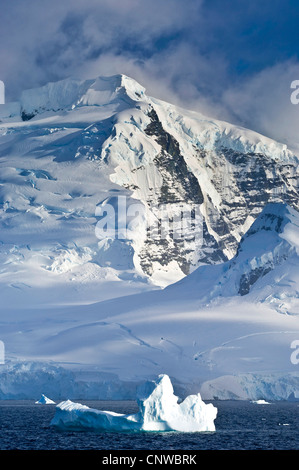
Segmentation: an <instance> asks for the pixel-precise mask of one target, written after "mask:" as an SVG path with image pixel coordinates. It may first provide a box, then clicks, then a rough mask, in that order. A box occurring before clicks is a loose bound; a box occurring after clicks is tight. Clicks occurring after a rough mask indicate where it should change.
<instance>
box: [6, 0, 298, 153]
mask: <svg viewBox="0 0 299 470" xmlns="http://www.w3.org/2000/svg"><path fill="white" fill-rule="evenodd" d="M286 2H287V3H288V4H289V6H290V7H291V6H292V8H290V9H288V8H285V3H286ZM294 5H295V3H294V2H293V0H276V1H275V2H271V5H270V4H269V5H268V4H266V3H262V4H261V2H260V1H258V0H252V1H251V2H246V1H245V0H244V1H240V0H230V2H225V1H223V0H194V1H192V2H191V1H188V2H183V1H182V0H163V1H161V0H151V1H148V0H63V1H61V0H52V1H51V2H41V1H40V0H27V1H26V2H24V0H13V1H11V0H2V1H1V27H0V42H1V48H0V79H2V80H4V82H5V84H6V92H7V100H12V99H17V98H18V97H19V95H20V93H21V91H22V90H23V89H26V88H32V87H35V86H41V85H43V84H45V83H47V82H49V81H55V80H59V79H63V78H66V77H69V76H75V77H79V78H94V77H96V76H99V75H112V74H116V73H124V74H127V75H129V76H132V77H133V78H135V79H136V80H138V81H139V82H140V83H142V85H144V86H145V87H146V88H147V91H148V93H149V94H150V95H152V96H156V97H157V98H160V99H164V100H166V101H170V102H173V103H175V104H178V105H180V106H183V107H186V108H190V109H194V110H198V111H200V112H202V113H204V114H207V115H208V116H211V117H215V118H218V119H224V120H228V121H232V122H234V123H236V124H240V125H244V126H246V127H249V128H253V129H255V130H257V131H258V132H261V133H264V134H266V135H268V136H270V137H273V138H276V139H277V140H281V141H283V142H289V143H291V144H294V143H295V142H297V141H298V140H299V139H298V138H297V129H298V112H299V105H298V107H296V106H294V105H292V104H291V103H290V99H289V98H290V83H291V81H292V80H296V79H299V65H298V60H297V59H296V55H295V52H296V41H294V38H295V37H297V23H298V21H297V19H298V14H299V8H298V7H296V6H294ZM297 13H298V14H297ZM261 44H262V46H263V47H261ZM290 57H294V58H293V59H292V58H290Z"/></svg>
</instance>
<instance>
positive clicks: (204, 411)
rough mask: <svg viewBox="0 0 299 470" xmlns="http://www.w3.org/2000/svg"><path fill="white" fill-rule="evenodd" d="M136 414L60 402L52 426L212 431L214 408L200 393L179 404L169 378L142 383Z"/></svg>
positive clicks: (116, 429) (115, 429) (83, 428)
mask: <svg viewBox="0 0 299 470" xmlns="http://www.w3.org/2000/svg"><path fill="white" fill-rule="evenodd" d="M137 404H138V407H139V412H138V413H136V414H132V415H126V414H119V413H115V412H112V411H100V410H96V409H92V408H89V407H88V406H86V405H82V404H80V403H74V402H72V401H70V400H66V401H63V402H61V403H59V404H58V405H57V407H56V413H55V416H54V418H53V419H52V421H51V425H52V426H55V427H57V428H60V429H68V430H69V429H72V430H95V431H178V432H203V431H215V424H214V420H215V419H216V416H217V408H216V407H215V406H214V405H213V404H211V403H209V404H206V403H204V402H203V401H202V399H201V396H200V394H199V393H198V394H197V395H189V396H188V397H187V398H185V400H184V401H182V402H181V403H178V397H177V396H175V395H174V391H173V386H172V383H171V381H170V378H169V377H168V375H165V374H162V375H159V376H158V378H157V379H156V380H155V381H148V382H145V383H144V384H143V385H142V386H141V387H139V388H138V390H137Z"/></svg>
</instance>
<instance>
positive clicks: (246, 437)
mask: <svg viewBox="0 0 299 470" xmlns="http://www.w3.org/2000/svg"><path fill="white" fill-rule="evenodd" d="M78 401H79V400H78ZM79 402H80V403H84V404H87V405H88V406H90V407H91V408H97V409H101V410H109V411H115V412H118V413H126V414H131V413H135V412H136V411H138V410H137V406H136V403H135V402H126V401H123V402H115V401H111V402H107V401H81V400H80V401H79ZM213 404H214V405H215V406H216V407H217V408H218V415H217V418H216V420H215V425H216V431H215V432H212V433H176V432H170V433H157V432H153V433H126V432H117V433H115V432H113V433H112V432H106V433H105V432H97V433H96V432H68V431H58V430H57V429H55V428H53V427H52V426H50V422H51V419H52V417H53V416H54V414H55V405H36V404H35V403H34V402H28V401H0V450H16V449H19V450H111V451H115V450H152V451H155V450H170V451H173V450H190V451H192V450H193V451H196V450H203V449H204V450H295V449H296V450H298V449H299V403H298V402H293V403H292V402H275V403H271V404H270V405H258V404H254V403H251V402H242V401H214V402H213Z"/></svg>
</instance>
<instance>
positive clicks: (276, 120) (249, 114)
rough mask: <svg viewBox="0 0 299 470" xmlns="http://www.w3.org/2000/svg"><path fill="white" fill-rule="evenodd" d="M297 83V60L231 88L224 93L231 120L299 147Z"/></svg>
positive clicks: (275, 66)
mask: <svg viewBox="0 0 299 470" xmlns="http://www.w3.org/2000/svg"><path fill="white" fill-rule="evenodd" d="M293 80H299V63H298V62H297V61H296V60H295V59H293V60H289V61H286V62H282V63H278V64H276V65H274V66H272V67H267V68H266V69H264V70H262V71H261V72H259V73H256V74H255V75H254V76H252V77H250V78H248V79H247V80H244V81H243V82H241V83H239V86H238V87H231V88H228V89H227V90H226V91H225V92H224V94H223V98H222V101H223V107H224V108H225V109H227V111H228V114H229V115H230V118H231V120H233V121H235V122H238V123H240V124H242V125H244V126H245V127H250V128H252V129H254V130H256V131H258V132H260V133H262V134H265V135H267V136H269V137H272V138H273V139H275V140H279V141H281V142H284V143H287V144H289V146H291V147H297V145H298V144H299V138H298V135H299V105H294V104H292V102H291V93H292V92H293V91H294V90H293V89H291V83H292V81H293ZM298 147H299V146H298Z"/></svg>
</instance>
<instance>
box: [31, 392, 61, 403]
mask: <svg viewBox="0 0 299 470" xmlns="http://www.w3.org/2000/svg"><path fill="white" fill-rule="evenodd" d="M35 403H36V404H37V405H55V404H56V403H55V401H53V400H51V399H50V398H48V397H46V395H44V394H42V396H41V397H40V399H39V400H38V401H36V402H35Z"/></svg>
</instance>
